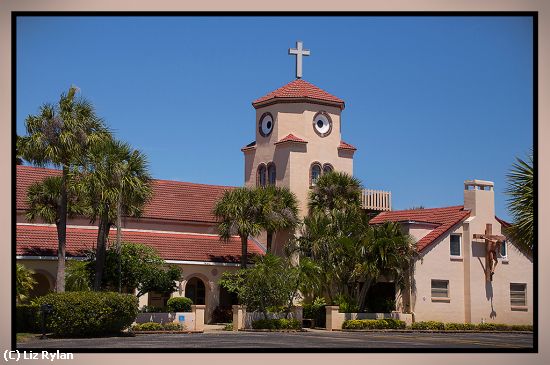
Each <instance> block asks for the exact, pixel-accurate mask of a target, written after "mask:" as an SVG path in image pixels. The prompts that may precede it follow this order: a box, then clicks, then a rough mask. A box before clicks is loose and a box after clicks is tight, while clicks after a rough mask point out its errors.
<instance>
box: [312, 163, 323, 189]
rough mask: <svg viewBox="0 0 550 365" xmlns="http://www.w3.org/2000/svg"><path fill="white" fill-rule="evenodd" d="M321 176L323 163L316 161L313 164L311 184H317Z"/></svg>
mask: <svg viewBox="0 0 550 365" xmlns="http://www.w3.org/2000/svg"><path fill="white" fill-rule="evenodd" d="M319 177H321V165H320V164H319V163H314V164H312V165H311V179H310V185H311V186H315V184H317V180H319Z"/></svg>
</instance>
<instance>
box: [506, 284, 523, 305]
mask: <svg viewBox="0 0 550 365" xmlns="http://www.w3.org/2000/svg"><path fill="white" fill-rule="evenodd" d="M510 305H511V306H512V307H525V306H526V305H527V284H523V283H510Z"/></svg>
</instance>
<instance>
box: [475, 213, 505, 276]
mask: <svg viewBox="0 0 550 365" xmlns="http://www.w3.org/2000/svg"><path fill="white" fill-rule="evenodd" d="M475 238H477V239H484V240H485V280H487V281H493V275H494V274H495V268H496V267H497V264H498V259H497V254H498V252H499V251H500V246H501V245H502V244H503V243H504V241H505V240H506V238H505V237H504V236H501V235H496V234H493V226H492V224H489V223H488V224H487V225H485V233H484V234H478V233H475V234H474V239H475Z"/></svg>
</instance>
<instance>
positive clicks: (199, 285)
mask: <svg viewBox="0 0 550 365" xmlns="http://www.w3.org/2000/svg"><path fill="white" fill-rule="evenodd" d="M185 296H186V297H187V298H189V299H191V300H192V301H193V304H198V305H203V304H206V288H205V286H204V282H203V281H202V280H201V279H199V278H197V277H196V276H194V277H192V278H191V279H189V280H187V284H186V285H185Z"/></svg>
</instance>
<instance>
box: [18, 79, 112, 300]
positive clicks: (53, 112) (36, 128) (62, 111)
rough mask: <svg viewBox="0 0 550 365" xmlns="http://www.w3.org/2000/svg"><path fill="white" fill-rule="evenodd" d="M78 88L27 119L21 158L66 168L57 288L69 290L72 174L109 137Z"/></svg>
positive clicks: (21, 143) (60, 205) (63, 173)
mask: <svg viewBox="0 0 550 365" xmlns="http://www.w3.org/2000/svg"><path fill="white" fill-rule="evenodd" d="M76 91H77V90H76V88H75V87H71V88H70V89H69V92H68V93H67V94H62V95H61V98H60V100H59V103H58V105H52V104H44V105H43V106H42V107H41V108H40V113H39V114H38V115H29V116H28V117H27V119H26V120H25V125H26V129H27V136H23V137H21V138H20V140H19V142H20V143H19V145H18V147H19V148H20V151H19V153H20V154H21V157H23V158H24V159H25V160H27V161H29V162H30V163H32V164H35V165H38V166H44V165H48V164H51V165H53V166H56V167H60V168H61V170H62V176H61V188H60V197H59V204H58V205H57V207H58V208H57V209H58V213H57V216H58V217H59V224H58V226H57V237H58V241H59V242H58V253H57V256H58V262H57V277H56V290H57V291H58V292H63V291H65V247H66V239H67V205H68V199H67V194H68V189H69V186H68V175H69V172H70V170H72V169H74V168H75V167H77V166H78V165H79V160H80V158H81V157H82V156H83V155H84V154H85V152H86V150H87V149H88V147H89V146H90V145H91V144H93V143H95V142H97V141H99V140H101V139H103V138H105V137H106V136H108V135H109V132H108V130H107V128H106V127H105V125H104V124H103V122H102V121H101V120H100V119H99V118H98V117H97V116H96V115H95V112H94V108H93V107H92V105H91V104H90V103H89V102H87V101H86V100H84V99H75V94H76Z"/></svg>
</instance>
